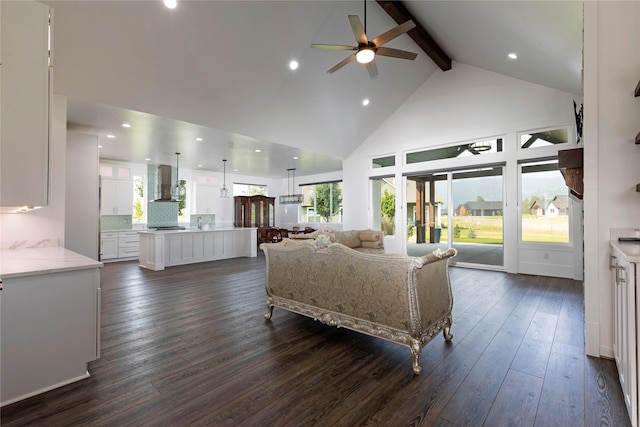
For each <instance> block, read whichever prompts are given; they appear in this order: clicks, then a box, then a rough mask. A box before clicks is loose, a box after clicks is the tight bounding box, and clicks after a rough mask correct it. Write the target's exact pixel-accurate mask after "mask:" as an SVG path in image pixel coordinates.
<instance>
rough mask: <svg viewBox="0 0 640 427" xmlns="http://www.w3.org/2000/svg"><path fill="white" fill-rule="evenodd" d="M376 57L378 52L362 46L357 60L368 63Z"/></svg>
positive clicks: (357, 54)
mask: <svg viewBox="0 0 640 427" xmlns="http://www.w3.org/2000/svg"><path fill="white" fill-rule="evenodd" d="M375 57H376V53H375V52H374V51H373V49H371V48H369V47H365V48H362V49H360V50H359V51H358V53H356V61H358V62H359V63H360V64H368V63H369V62H371V61H373V59H374V58H375Z"/></svg>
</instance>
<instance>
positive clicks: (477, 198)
mask: <svg viewBox="0 0 640 427" xmlns="http://www.w3.org/2000/svg"><path fill="white" fill-rule="evenodd" d="M484 201H485V200H484V197H482V196H478V197H476V202H484Z"/></svg>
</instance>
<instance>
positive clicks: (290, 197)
mask: <svg viewBox="0 0 640 427" xmlns="http://www.w3.org/2000/svg"><path fill="white" fill-rule="evenodd" d="M292 172H293V185H291V173H292ZM292 190H293V191H292ZM295 191H296V168H291V169H287V192H288V193H289V194H287V195H286V196H280V203H281V204H283V205H288V204H300V203H302V194H293V192H295Z"/></svg>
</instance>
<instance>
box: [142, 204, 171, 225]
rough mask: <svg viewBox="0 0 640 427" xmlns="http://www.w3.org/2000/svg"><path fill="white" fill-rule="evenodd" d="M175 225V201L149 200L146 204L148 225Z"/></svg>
mask: <svg viewBox="0 0 640 427" xmlns="http://www.w3.org/2000/svg"><path fill="white" fill-rule="evenodd" d="M177 225H178V203H177V202H150V203H149V204H148V205H147V226H148V227H150V228H151V227H174V226H177Z"/></svg>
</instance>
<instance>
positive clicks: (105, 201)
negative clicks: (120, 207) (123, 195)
mask: <svg viewBox="0 0 640 427" xmlns="http://www.w3.org/2000/svg"><path fill="white" fill-rule="evenodd" d="M115 200H116V182H115V180H113V179H107V178H102V183H101V185H100V215H116V205H115Z"/></svg>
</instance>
